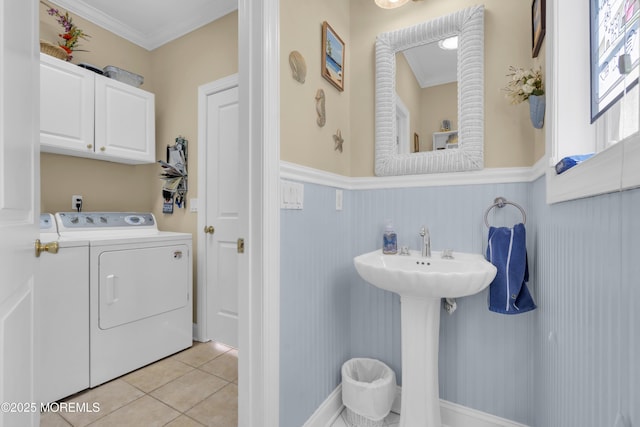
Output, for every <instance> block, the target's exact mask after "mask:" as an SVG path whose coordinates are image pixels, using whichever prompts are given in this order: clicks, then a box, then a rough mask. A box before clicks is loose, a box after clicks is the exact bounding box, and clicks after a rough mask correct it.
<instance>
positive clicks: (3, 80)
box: [0, 0, 40, 427]
mask: <svg viewBox="0 0 640 427" xmlns="http://www.w3.org/2000/svg"><path fill="white" fill-rule="evenodd" d="M37 16H38V2H37V1H36V0H23V1H15V0H0V236H1V237H0V402H1V403H2V405H3V406H2V410H1V411H0V426H7V427H8V426H37V425H38V424H39V419H40V417H39V408H36V407H35V406H32V405H31V404H32V403H34V404H35V402H36V396H35V391H34V389H35V387H34V382H35V374H34V364H35V361H34V357H35V354H36V352H35V351H34V345H35V342H36V341H35V326H34V325H35V321H34V315H35V313H34V287H35V283H34V276H35V274H34V270H35V261H36V258H35V256H34V247H33V243H34V241H35V239H36V238H37V235H38V226H37V220H38V218H39V212H38V210H39V206H38V203H37V201H38V200H39V198H40V195H39V193H38V190H39V185H38V182H39V180H40V178H39V171H38V168H39V151H38V150H39V146H38V143H37V141H38V133H39V127H40V126H39V122H38V115H39V113H38V109H39V102H38V98H39V91H38V88H39V83H38V82H39V64H38V60H39V57H38V50H37V46H38V27H37V24H38V20H37ZM11 34H13V35H19V36H15V37H11V36H10V35H11ZM25 404H26V405H25ZM7 405H8V406H7Z"/></svg>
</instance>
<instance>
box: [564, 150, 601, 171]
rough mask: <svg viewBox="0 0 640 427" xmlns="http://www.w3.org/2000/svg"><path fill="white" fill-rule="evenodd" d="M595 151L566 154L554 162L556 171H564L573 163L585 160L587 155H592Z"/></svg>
mask: <svg viewBox="0 0 640 427" xmlns="http://www.w3.org/2000/svg"><path fill="white" fill-rule="evenodd" d="M594 154H595V153H589V154H577V155H575V156H567V157H564V158H563V159H562V160H560V161H559V162H558V163H556V173H557V174H558V175H560V174H561V173H562V172H565V171H567V170H569V169H571V168H572V167H574V166H575V165H577V164H579V163H581V162H583V161H585V160H587V159H588V158H589V157H591V156H593V155H594Z"/></svg>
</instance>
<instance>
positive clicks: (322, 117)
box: [316, 89, 327, 127]
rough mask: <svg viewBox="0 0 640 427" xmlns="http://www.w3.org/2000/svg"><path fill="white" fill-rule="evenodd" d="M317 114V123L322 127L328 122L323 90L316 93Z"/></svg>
mask: <svg viewBox="0 0 640 427" xmlns="http://www.w3.org/2000/svg"><path fill="white" fill-rule="evenodd" d="M316 112H317V113H318V118H317V119H316V123H317V124H318V126H320V127H322V126H324V124H325V123H326V122H327V116H326V114H325V111H324V90H322V89H318V91H317V92H316Z"/></svg>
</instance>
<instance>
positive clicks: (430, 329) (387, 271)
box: [353, 250, 496, 427]
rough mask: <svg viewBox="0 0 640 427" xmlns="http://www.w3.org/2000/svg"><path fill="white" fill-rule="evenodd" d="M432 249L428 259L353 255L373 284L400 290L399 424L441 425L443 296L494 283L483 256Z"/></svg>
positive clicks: (490, 267) (493, 272)
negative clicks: (447, 256) (446, 256)
mask: <svg viewBox="0 0 640 427" xmlns="http://www.w3.org/2000/svg"><path fill="white" fill-rule="evenodd" d="M453 256H454V258H453V259H443V258H441V253H440V252H435V251H434V252H433V253H432V256H431V257H430V258H423V257H421V256H420V253H419V252H415V251H411V253H410V255H408V256H403V255H384V254H383V253H382V251H381V250H377V251H374V252H369V253H367V254H364V255H360V256H357V257H355V258H354V260H353V261H354V264H355V266H356V270H357V271H358V274H360V276H361V277H362V278H363V279H364V280H366V281H367V282H369V283H371V284H372V285H374V286H376V287H378V288H380V289H384V290H387V291H391V292H396V293H398V294H400V304H401V322H402V324H401V328H402V405H401V409H400V427H441V426H442V422H441V420H440V398H439V386H438V339H439V334H440V299H441V298H458V297H463V296H467V295H473V294H475V293H478V292H480V291H482V290H483V289H484V288H486V287H487V286H489V284H490V283H491V281H492V280H493V278H494V277H495V275H496V268H495V267H494V266H493V265H492V264H491V263H489V262H488V261H486V260H485V259H484V257H483V256H482V255H479V254H468V253H460V252H458V253H454V254H453Z"/></svg>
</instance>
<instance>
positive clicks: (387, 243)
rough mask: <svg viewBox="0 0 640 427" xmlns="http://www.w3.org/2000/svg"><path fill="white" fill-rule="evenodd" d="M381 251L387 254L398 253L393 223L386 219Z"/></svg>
mask: <svg viewBox="0 0 640 427" xmlns="http://www.w3.org/2000/svg"><path fill="white" fill-rule="evenodd" d="M382 253H383V254H387V255H393V254H397V253H398V235H397V234H396V231H395V230H394V229H393V223H392V222H391V221H390V220H389V221H387V225H386V226H385V227H384V234H383V235H382Z"/></svg>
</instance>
